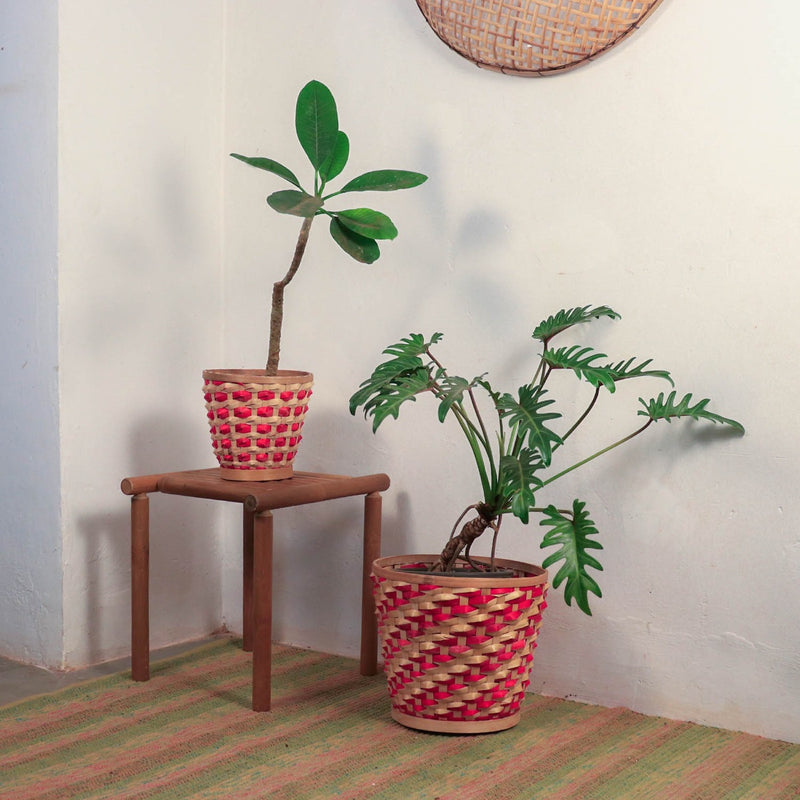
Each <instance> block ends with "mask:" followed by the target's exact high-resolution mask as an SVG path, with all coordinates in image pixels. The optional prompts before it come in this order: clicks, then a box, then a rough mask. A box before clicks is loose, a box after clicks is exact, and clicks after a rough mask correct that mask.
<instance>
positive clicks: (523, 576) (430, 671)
mask: <svg viewBox="0 0 800 800" xmlns="http://www.w3.org/2000/svg"><path fill="white" fill-rule="evenodd" d="M435 560H436V557H435V556H428V555H422V556H419V555H413V556H394V557H388V558H379V559H377V560H376V561H375V562H373V565H372V581H373V592H374V596H375V606H376V612H377V615H378V627H379V631H380V636H381V652H382V655H383V661H384V671H385V673H386V677H387V681H388V687H389V695H390V697H391V701H392V718H393V719H394V720H396V721H397V722H399V723H401V724H402V725H405V726H406V727H410V728H417V729H419V730H425V731H436V732H440V733H488V732H490V731H499V730H504V729H506V728H511V727H513V726H514V725H516V724H517V722H518V721H519V716H520V706H521V704H522V701H523V699H524V697H525V690H526V689H527V688H528V685H529V684H530V671H531V666H532V663H533V650H534V649H535V647H536V637H537V636H538V633H539V627H540V626H541V622H542V612H543V611H544V609H545V608H546V607H547V603H546V601H545V596H546V594H547V588H548V585H547V571H546V570H544V569H542V568H541V567H536V566H533V565H531V564H525V563H522V562H518V561H507V560H505V559H497V560H496V564H497V567H498V568H500V569H509V570H512V571H513V573H514V577H511V578H478V577H473V576H472V575H469V576H464V577H461V576H458V577H449V576H443V575H439V574H436V573H411V572H402V571H400V568H401V567H408V566H420V565H428V564H431V563H432V562H433V561H435Z"/></svg>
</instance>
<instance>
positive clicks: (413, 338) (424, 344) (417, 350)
mask: <svg viewBox="0 0 800 800" xmlns="http://www.w3.org/2000/svg"><path fill="white" fill-rule="evenodd" d="M443 338H444V335H443V334H441V333H434V334H432V335H431V337H430V339H426V338H425V337H424V336H423V335H422V334H421V333H409V334H408V336H406V337H405V339H401V340H400V341H399V342H398V343H397V344H392V345H389V347H387V348H386V349H385V350H384V351H383V352H384V354H385V355H389V356H412V357H413V356H421V355H422V354H423V353H427V352H428V349H429V348H430V347H431V345H434V344H438V343H439V342H441V341H442V339H443Z"/></svg>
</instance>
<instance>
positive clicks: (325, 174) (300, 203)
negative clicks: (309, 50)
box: [231, 81, 427, 375]
mask: <svg viewBox="0 0 800 800" xmlns="http://www.w3.org/2000/svg"><path fill="white" fill-rule="evenodd" d="M295 131H296V133H297V138H298V140H299V142H300V146H301V147H302V148H303V150H304V151H305V154H306V155H307V156H308V159H309V161H310V162H311V166H312V167H313V169H314V176H313V181H314V183H313V189H312V188H309V189H305V188H303V186H302V185H301V183H300V181H299V180H298V178H297V177H296V176H295V174H294V173H293V172H292V171H291V170H290V169H288V168H287V167H285V166H283V164H280V163H279V162H277V161H275V160H273V159H271V158H264V157H261V156H243V155H239V154H238V153H231V155H232V156H233V157H234V158H237V159H239V160H240V161H244V162H245V164H249V165H250V166H252V167H256V168H258V169H262V170H266V171H267V172H271V173H273V174H274V175H277V176H278V177H280V178H282V179H283V180H285V181H287V182H288V183H289V184H290V185H291V186H292V187H294V188H292V189H282V190H280V191H277V192H273V193H272V194H270V195H269V196H268V197H267V203H268V204H269V206H270V208H272V209H274V210H275V211H277V212H278V213H280V214H289V215H292V216H295V217H301V218H302V220H303V222H302V225H301V227H300V233H299V235H298V238H297V244H296V245H295V249H294V255H293V257H292V261H291V263H290V265H289V269H288V271H287V272H286V274H285V275H284V277H283V278H282V279H281V280H279V281H277V282H276V283H275V284H274V285H273V287H272V310H271V314H270V329H269V350H268V356H267V365H266V373H267V375H275V374H276V373H277V370H278V361H279V358H280V348H281V331H282V326H283V304H284V292H285V289H286V286H287V285H288V284H289V282H290V281H291V280H292V278H294V276H295V274H296V273H297V270H298V269H299V267H300V263H301V261H302V260H303V254H304V253H305V249H306V244H307V242H308V236H309V233H310V231H311V225H312V223H313V222H314V220H315V219H316V218H317V217H319V216H326V217H328V219H329V231H330V234H331V236H332V237H333V240H334V241H335V242H336V243H337V244H338V245H339V246H340V247H341V248H342V250H344V251H345V253H347V254H348V255H349V256H351V257H352V258H354V259H356V261H361V262H362V263H365V264H372V263H373V262H374V261H376V260H377V259H378V257H379V256H380V247H379V246H378V240H380V239H394V238H395V237H396V236H397V228H396V227H395V226H394V223H393V222H392V220H391V219H389V217H387V216H386V214H382V213H381V212H380V211H375V210H373V209H371V208H347V209H344V210H341V211H332V210H330V209H328V208H327V207H326V205H325V204H326V203H327V202H328V201H329V200H332V199H333V198H334V197H338V196H340V195H343V194H348V193H351V192H365V191H372V192H391V191H395V190H396V189H410V188H412V187H414V186H419V185H420V184H421V183H424V182H425V181H426V180H427V176H426V175H422V174H421V173H419V172H409V171H406V170H397V169H381V170H374V171H371V172H365V173H364V174H363V175H359V176H358V177H356V178H353V179H352V180H351V181H348V182H347V183H346V184H345V185H344V186H342V187H341V188H340V189H338V190H337V191H334V192H328V191H327V187H328V183H329V182H330V181H332V180H333V179H334V178H337V177H338V176H339V175H340V174H341V172H342V170H343V169H344V167H345V165H346V164H347V160H348V157H349V155H350V140H349V139H348V137H347V135H346V134H345V133H344V131H341V130H339V116H338V112H337V109H336V101H335V100H334V98H333V95H332V94H331V91H330V89H328V87H327V86H325V85H324V84H322V83H320V82H319V81H310V82H309V83H307V84H306V85H305V86H304V87H303V88H302V89H301V90H300V94H299V95H298V97H297V105H296V109H295Z"/></svg>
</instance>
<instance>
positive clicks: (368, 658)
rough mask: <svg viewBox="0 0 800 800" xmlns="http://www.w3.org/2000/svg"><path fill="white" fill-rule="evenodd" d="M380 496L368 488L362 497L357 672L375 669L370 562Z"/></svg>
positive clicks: (376, 554) (375, 549) (377, 542)
mask: <svg viewBox="0 0 800 800" xmlns="http://www.w3.org/2000/svg"><path fill="white" fill-rule="evenodd" d="M381 505H382V503H381V496H380V494H379V493H378V492H372V493H371V494H368V495H367V496H366V497H365V498H364V561H363V576H362V588H361V674H362V675H375V674H376V673H377V671H378V627H377V620H376V619H375V601H374V599H373V597H372V580H371V579H370V572H371V569H372V562H373V561H374V560H375V559H376V558H380V554H381Z"/></svg>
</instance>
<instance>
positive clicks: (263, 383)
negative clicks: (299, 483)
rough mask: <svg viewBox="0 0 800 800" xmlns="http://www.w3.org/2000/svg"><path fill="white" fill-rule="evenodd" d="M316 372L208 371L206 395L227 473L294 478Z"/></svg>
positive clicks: (263, 478) (214, 441) (214, 440)
mask: <svg viewBox="0 0 800 800" xmlns="http://www.w3.org/2000/svg"><path fill="white" fill-rule="evenodd" d="M313 383H314V376H313V375H312V374H311V373H310V372H295V371H291V370H278V374H277V375H270V376H269V377H267V376H266V375H265V373H264V370H254V369H228V370H222V369H207V370H204V372H203V394H204V396H205V401H206V411H207V416H208V424H209V428H210V431H211V444H212V447H213V448H214V455H216V457H217V461H218V462H219V466H220V468H221V469H222V477H223V478H227V479H228V480H235V481H272V480H281V479H283V478H291V477H292V474H293V472H294V468H293V463H292V462H293V461H294V457H295V455H296V454H297V448H298V446H299V445H300V440H301V439H302V438H303V436H302V434H301V431H302V429H303V423H304V421H305V417H306V412H307V411H308V399H309V397H310V396H311V387H312V385H313Z"/></svg>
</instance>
